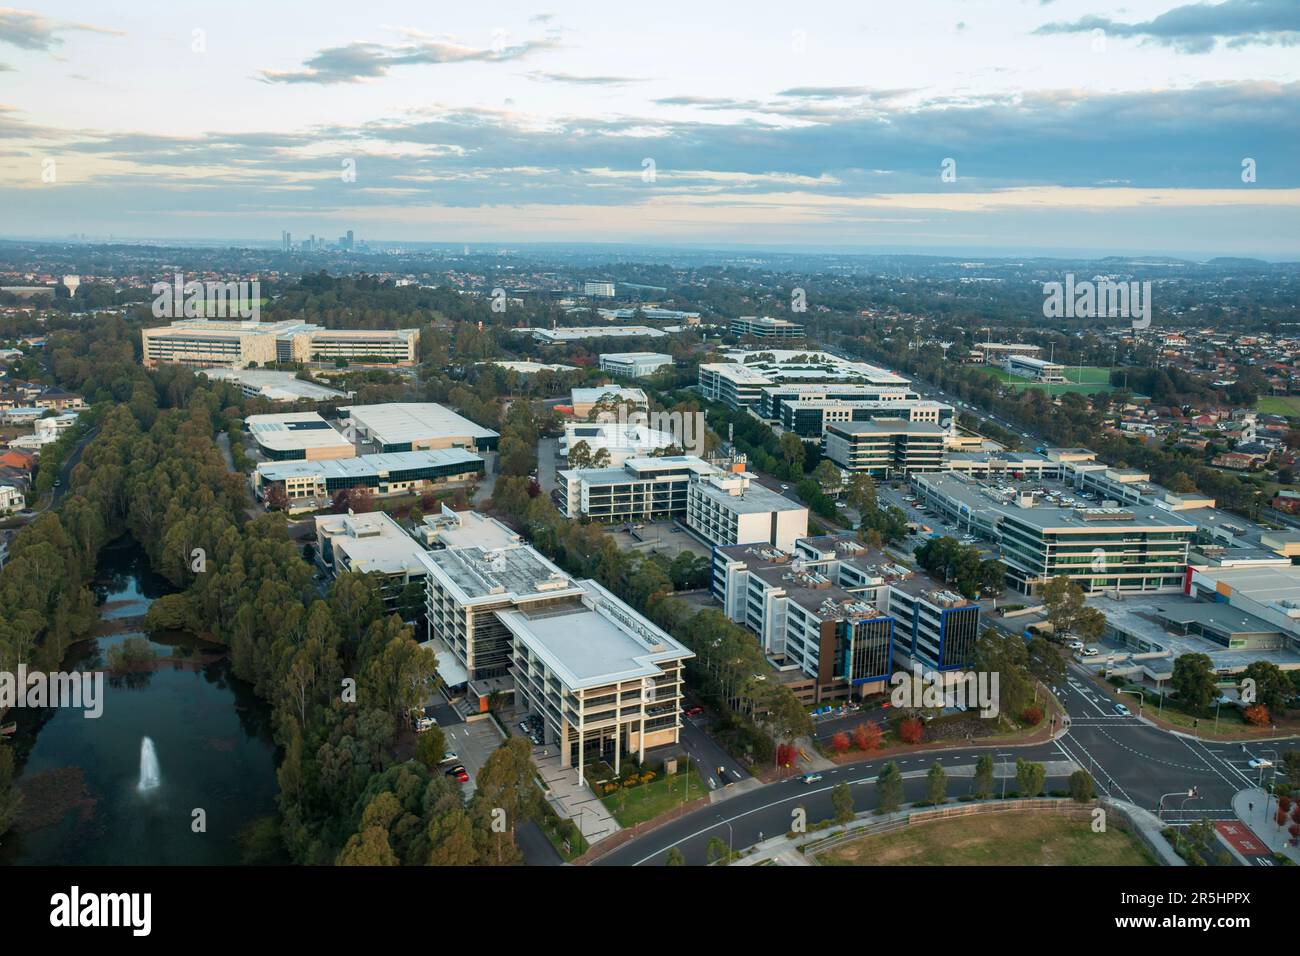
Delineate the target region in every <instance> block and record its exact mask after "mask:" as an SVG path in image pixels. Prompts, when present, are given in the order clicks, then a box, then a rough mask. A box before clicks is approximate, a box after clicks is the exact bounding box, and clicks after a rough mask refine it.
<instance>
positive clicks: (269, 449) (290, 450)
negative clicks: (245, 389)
mask: <svg viewBox="0 0 1300 956" xmlns="http://www.w3.org/2000/svg"><path fill="white" fill-rule="evenodd" d="M244 424H245V426H247V428H248V433H249V435H251V436H252V438H253V441H255V442H257V448H258V450H259V451H260V452H261V453H262V454H263V455H264V456H265V457H266V458H267V459H268V460H270V461H320V460H323V459H327V458H351V457H352V456H353V455H355V454H356V453H357V451H356V448H354V447H353V445H352V442H351V441H349V440H348V438H347V436H345V435H343V434H341V433H339V432H338V431H336V430H335V429H334V428H332V427H331V426H330V423H329V422H327V421H325V419H323V418H321V417H320V415H318V414H317V413H316V412H287V413H283V414H273V415H249V416H248V417H247V418H245V419H244Z"/></svg>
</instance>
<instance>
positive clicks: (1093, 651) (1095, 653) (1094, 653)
mask: <svg viewBox="0 0 1300 956" xmlns="http://www.w3.org/2000/svg"><path fill="white" fill-rule="evenodd" d="M1083 653H1084V656H1086V657H1099V656H1100V655H1101V651H1099V650H1097V648H1095V647H1089V648H1086V649H1085V650H1084V652H1083Z"/></svg>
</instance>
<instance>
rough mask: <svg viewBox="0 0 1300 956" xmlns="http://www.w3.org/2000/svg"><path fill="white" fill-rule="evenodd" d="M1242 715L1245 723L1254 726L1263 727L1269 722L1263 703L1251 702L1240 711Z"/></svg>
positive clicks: (1266, 709)
mask: <svg viewBox="0 0 1300 956" xmlns="http://www.w3.org/2000/svg"><path fill="white" fill-rule="evenodd" d="M1242 716H1243V717H1245V718H1246V722H1247V723H1251V724H1254V725H1255V726H1256V727H1263V726H1264V725H1265V724H1268V723H1270V720H1269V716H1268V708H1267V707H1265V706H1264V705H1263V704H1253V705H1251V706H1250V707H1247V708H1246V709H1245V710H1244V711H1242Z"/></svg>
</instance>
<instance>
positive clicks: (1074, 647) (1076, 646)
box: [1069, 641, 1083, 651]
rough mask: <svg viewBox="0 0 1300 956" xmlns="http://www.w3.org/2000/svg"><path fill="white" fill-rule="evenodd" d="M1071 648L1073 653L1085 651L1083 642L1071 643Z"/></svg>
mask: <svg viewBox="0 0 1300 956" xmlns="http://www.w3.org/2000/svg"><path fill="white" fill-rule="evenodd" d="M1069 648H1070V650H1072V651H1081V650H1083V641H1071V642H1070V643H1069Z"/></svg>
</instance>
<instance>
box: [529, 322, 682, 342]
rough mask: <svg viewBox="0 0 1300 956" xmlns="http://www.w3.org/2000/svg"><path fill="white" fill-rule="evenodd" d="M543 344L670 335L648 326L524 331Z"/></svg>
mask: <svg viewBox="0 0 1300 956" xmlns="http://www.w3.org/2000/svg"><path fill="white" fill-rule="evenodd" d="M521 331H523V332H531V333H532V334H533V337H534V338H537V339H540V340H542V341H543V342H576V341H579V340H581V339H609V338H638V337H640V338H652V339H661V338H665V337H666V336H667V335H668V333H667V332H661V331H660V330H659V329H652V328H651V327H650V326H648V325H575V326H571V327H569V328H565V329H522V330H521Z"/></svg>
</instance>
